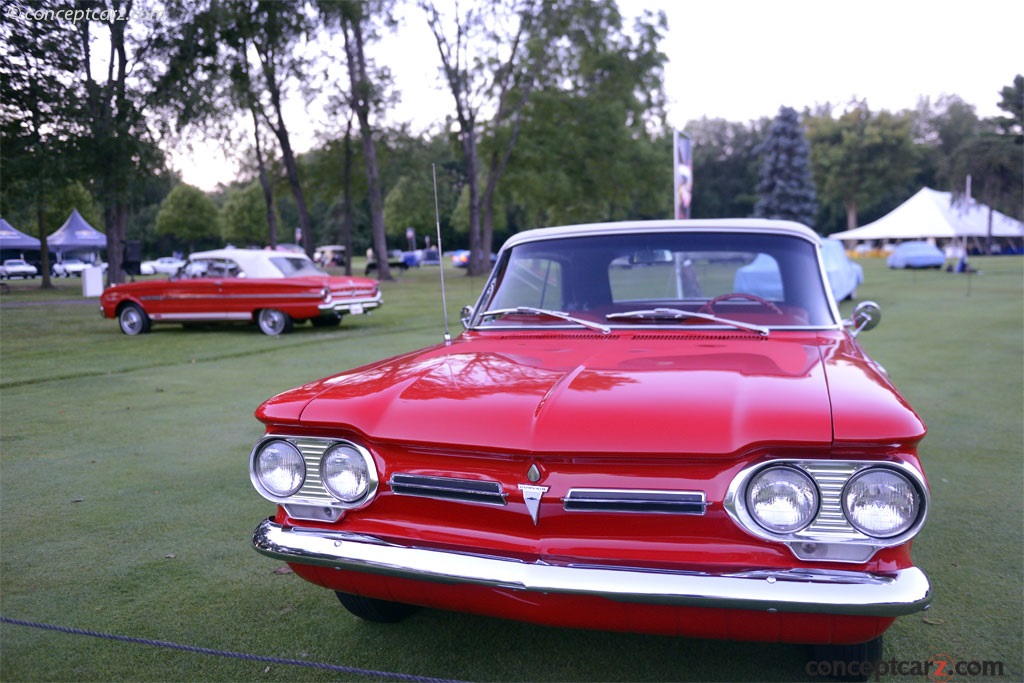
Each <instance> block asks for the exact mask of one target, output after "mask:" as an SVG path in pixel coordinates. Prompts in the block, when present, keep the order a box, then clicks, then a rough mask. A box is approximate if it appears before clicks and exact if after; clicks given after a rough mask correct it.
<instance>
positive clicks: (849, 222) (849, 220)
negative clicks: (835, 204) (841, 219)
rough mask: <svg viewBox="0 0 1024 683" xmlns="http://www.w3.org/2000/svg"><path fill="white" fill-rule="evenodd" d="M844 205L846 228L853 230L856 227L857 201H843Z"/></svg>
mask: <svg viewBox="0 0 1024 683" xmlns="http://www.w3.org/2000/svg"><path fill="white" fill-rule="evenodd" d="M843 206H844V207H846V229H847V230H853V229H854V228H856V227H857V202H855V201H853V200H852V199H850V200H847V201H845V202H843Z"/></svg>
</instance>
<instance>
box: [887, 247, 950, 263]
mask: <svg viewBox="0 0 1024 683" xmlns="http://www.w3.org/2000/svg"><path fill="white" fill-rule="evenodd" d="M945 263H946V255H945V254H943V253H942V250H941V249H939V248H938V247H937V246H935V245H934V244H929V243H928V242H904V243H903V244H900V245H898V246H897V247H896V248H895V249H894V250H893V252H892V253H891V254H889V258H887V259H886V260H885V264H886V265H887V266H889V267H890V268H941V267H942V266H943V265H944V264H945Z"/></svg>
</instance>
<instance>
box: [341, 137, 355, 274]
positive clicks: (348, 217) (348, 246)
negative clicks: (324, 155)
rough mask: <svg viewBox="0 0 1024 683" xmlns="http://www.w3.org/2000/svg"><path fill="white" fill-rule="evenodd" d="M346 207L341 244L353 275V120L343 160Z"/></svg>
mask: <svg viewBox="0 0 1024 683" xmlns="http://www.w3.org/2000/svg"><path fill="white" fill-rule="evenodd" d="M342 173H343V176H344V179H343V187H344V188H345V200H344V201H345V207H344V213H343V214H342V223H341V243H342V245H344V247H345V275H351V274H352V118H351V117H349V120H348V126H347V127H346V128H345V152H344V158H343V160H342Z"/></svg>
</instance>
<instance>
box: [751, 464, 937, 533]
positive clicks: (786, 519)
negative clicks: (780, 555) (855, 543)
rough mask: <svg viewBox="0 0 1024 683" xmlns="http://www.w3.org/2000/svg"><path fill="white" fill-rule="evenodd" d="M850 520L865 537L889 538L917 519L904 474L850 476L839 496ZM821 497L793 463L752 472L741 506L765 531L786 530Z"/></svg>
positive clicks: (915, 498)
mask: <svg viewBox="0 0 1024 683" xmlns="http://www.w3.org/2000/svg"><path fill="white" fill-rule="evenodd" d="M839 501H840V504H841V506H842V510H843V514H844V515H845V516H846V519H847V520H848V521H849V523H850V525H851V526H852V527H853V528H854V529H856V530H857V531H859V532H861V533H862V534H864V535H866V536H872V537H875V538H891V537H893V536H899V535H900V534H902V533H904V532H905V531H907V530H908V529H910V527H911V526H913V525H914V523H915V522H916V521H917V519H918V516H919V514H920V510H921V496H920V494H919V493H918V490H917V487H916V486H914V484H913V483H912V482H911V481H910V479H909V478H907V477H906V476H904V475H903V474H901V473H900V472H897V471H895V470H890V469H885V468H869V469H864V470H862V471H860V472H858V473H856V474H855V475H853V476H852V477H851V478H850V480H849V481H848V482H846V485H845V486H844V487H843V490H842V493H841V494H840V498H839ZM820 502H821V496H820V494H819V493H818V487H817V485H816V484H815V483H814V481H813V480H812V479H811V477H810V476H809V475H808V474H807V473H805V472H804V471H802V470H800V469H798V468H796V467H788V466H779V467H768V468H766V469H764V470H761V471H760V472H759V473H757V474H756V475H754V477H753V478H752V479H751V480H750V484H749V485H748V486H747V490H746V503H747V510H748V511H749V512H750V516H751V517H753V519H754V521H755V522H757V523H758V524H759V525H761V527H763V528H764V529H765V530H766V531H770V532H772V533H777V534H792V533H796V532H798V531H800V530H802V529H806V528H807V527H808V526H809V525H810V524H811V522H813V521H814V519H815V517H817V515H818V510H819V506H820Z"/></svg>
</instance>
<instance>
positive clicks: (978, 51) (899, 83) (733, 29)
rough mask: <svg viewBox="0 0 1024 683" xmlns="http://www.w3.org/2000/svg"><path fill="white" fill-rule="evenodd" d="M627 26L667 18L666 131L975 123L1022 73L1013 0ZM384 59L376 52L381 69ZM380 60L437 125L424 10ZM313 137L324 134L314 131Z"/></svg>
mask: <svg viewBox="0 0 1024 683" xmlns="http://www.w3.org/2000/svg"><path fill="white" fill-rule="evenodd" d="M618 5H619V8H620V10H621V12H622V14H623V15H624V16H625V17H626V18H627V19H626V24H627V26H629V25H631V24H632V17H636V16H639V15H640V14H641V13H642V12H643V11H644V10H645V9H651V10H656V9H663V10H665V12H666V14H667V16H668V22H669V30H668V34H667V36H666V38H665V40H664V41H663V42H662V45H661V49H662V51H663V52H664V53H665V54H666V55H667V56H668V58H669V63H668V65H667V66H666V68H665V91H666V95H667V96H668V100H669V123H670V125H672V126H674V127H676V128H679V129H683V128H684V126H685V124H686V122H687V121H690V120H693V119H699V118H701V117H705V116H706V117H708V118H723V119H726V120H729V121H740V122H746V121H750V120H755V119H759V118H761V117H762V116H766V117H774V116H775V114H776V113H777V112H778V110H779V107H780V106H790V107H794V108H795V109H797V110H798V111H799V110H802V109H803V108H804V107H814V106H815V105H818V104H824V103H831V104H833V105H836V106H837V107H839V108H842V107H844V106H845V105H846V104H848V103H849V102H850V101H851V100H852V99H854V98H857V99H865V100H867V103H868V106H869V107H870V108H871V110H872V111H878V110H881V109H888V110H890V111H900V110H903V109H910V108H913V107H915V106H916V104H917V102H918V100H919V98H921V97H928V98H930V99H931V100H932V102H933V103H934V102H935V101H936V100H937V99H938V98H939V97H940V96H942V95H944V94H955V95H958V96H960V97H961V98H962V99H963V100H965V101H966V102H967V103H969V104H972V105H974V106H975V107H976V110H977V113H978V115H979V116H981V117H987V116H993V115H996V114H998V113H999V109H998V107H997V106H996V103H997V102H998V100H999V91H1000V90H1001V89H1002V88H1003V87H1005V86H1007V85H1010V84H1011V83H1012V82H1013V78H1014V76H1015V75H1016V74H1018V73H1024V39H1022V38H1024V2H1020V1H1019V0H971V2H951V1H950V0H857V2H850V1H841V0H776V1H774V2H766V1H764V0H702V1H699V2H698V1H695V0H676V1H672V0H618ZM381 54H382V52H380V51H375V52H374V55H375V57H376V58H377V59H378V60H379V61H382V62H383V61H384V58H382V57H381ZM383 54H387V55H388V57H387V60H386V61H387V63H388V64H389V66H390V67H391V69H392V71H393V72H394V74H395V77H396V80H397V83H398V87H399V89H400V90H401V93H402V103H401V105H400V106H399V107H398V108H397V109H396V110H395V112H394V113H393V114H392V116H391V117H390V118H391V120H396V121H398V120H401V121H411V122H412V123H413V126H414V128H415V129H417V130H424V129H427V128H428V127H430V126H431V124H432V123H433V122H437V121H443V119H444V117H445V115H446V114H448V113H450V112H451V109H452V107H451V104H450V102H451V95H450V94H448V93H447V92H446V91H445V90H444V89H443V87H442V86H441V85H440V84H439V83H438V80H437V68H438V64H439V59H438V56H437V48H436V46H435V45H434V44H433V39H432V36H431V35H430V31H429V29H428V28H427V25H426V21H425V19H424V18H423V16H422V13H421V12H419V11H418V10H410V11H409V12H408V15H407V16H406V17H405V20H404V22H403V26H402V28H401V30H400V33H399V35H398V37H397V39H395V38H391V39H389V40H388V43H387V46H386V52H384V53H383ZM292 112H294V114H293V116H292V120H291V122H290V124H289V125H290V128H291V130H292V131H293V136H294V137H293V144H294V145H295V147H296V149H298V150H299V151H305V150H306V149H309V148H310V147H311V146H313V145H314V144H315V140H316V137H317V135H318V133H322V132H323V130H322V128H323V127H324V126H326V125H327V124H326V123H325V122H322V121H320V120H318V119H317V117H316V115H315V114H314V112H310V114H314V115H313V116H312V117H311V116H310V114H306V113H305V112H304V111H303V109H302V108H301V107H300V106H298V105H296V106H295V108H293V109H292ZM318 129H320V130H318ZM194 142H195V143H197V144H196V152H195V153H193V154H192V155H191V156H186V155H183V154H176V155H175V165H176V166H177V168H178V170H179V171H181V172H182V174H183V177H184V179H185V182H187V183H190V184H192V185H196V186H198V187H201V188H203V189H206V190H210V189H213V188H214V187H215V186H216V184H217V183H218V182H223V183H228V182H231V181H232V180H234V174H235V171H234V164H233V163H232V162H231V160H230V159H228V158H227V155H226V154H225V153H224V152H223V151H221V150H220V148H219V147H218V145H217V144H216V143H215V142H210V143H207V144H200V143H201V141H194Z"/></svg>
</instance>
